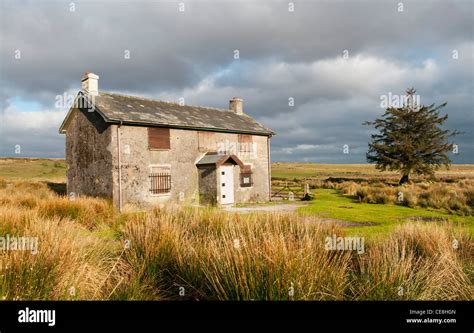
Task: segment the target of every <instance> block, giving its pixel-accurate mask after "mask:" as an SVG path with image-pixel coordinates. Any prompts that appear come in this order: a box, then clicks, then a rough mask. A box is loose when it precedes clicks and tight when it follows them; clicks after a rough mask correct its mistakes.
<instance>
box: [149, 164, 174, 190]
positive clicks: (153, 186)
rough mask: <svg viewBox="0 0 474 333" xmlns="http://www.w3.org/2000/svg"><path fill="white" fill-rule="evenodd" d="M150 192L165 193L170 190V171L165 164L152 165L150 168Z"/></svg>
mask: <svg viewBox="0 0 474 333" xmlns="http://www.w3.org/2000/svg"><path fill="white" fill-rule="evenodd" d="M150 171H151V172H150V176H149V178H150V193H151V194H166V193H170V192H171V172H170V168H169V167H167V166H152V167H151V170H150Z"/></svg>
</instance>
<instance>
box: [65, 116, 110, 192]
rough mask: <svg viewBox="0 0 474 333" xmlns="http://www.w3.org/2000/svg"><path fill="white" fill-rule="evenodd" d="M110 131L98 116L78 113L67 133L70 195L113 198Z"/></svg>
mask: <svg viewBox="0 0 474 333" xmlns="http://www.w3.org/2000/svg"><path fill="white" fill-rule="evenodd" d="M110 141H111V131H110V126H108V125H107V124H106V123H105V122H104V121H103V120H102V118H101V117H100V116H99V115H98V114H97V113H96V112H88V111H87V110H80V109H76V110H75V111H74V115H73V119H72V120H71V123H70V125H69V127H68V129H67V133H66V162H67V192H68V194H71V193H74V195H90V196H102V197H112V186H113V184H112V163H111V162H112V160H111V156H112V154H111V151H110Z"/></svg>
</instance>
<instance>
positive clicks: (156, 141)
mask: <svg viewBox="0 0 474 333" xmlns="http://www.w3.org/2000/svg"><path fill="white" fill-rule="evenodd" d="M148 148H149V149H170V129H169V128H162V127H149V128H148Z"/></svg>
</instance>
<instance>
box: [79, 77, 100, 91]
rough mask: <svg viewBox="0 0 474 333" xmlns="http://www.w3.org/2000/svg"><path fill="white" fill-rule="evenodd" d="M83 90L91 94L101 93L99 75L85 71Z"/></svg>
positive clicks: (82, 80)
mask: <svg viewBox="0 0 474 333" xmlns="http://www.w3.org/2000/svg"><path fill="white" fill-rule="evenodd" d="M81 82H82V90H83V91H84V92H85V93H87V94H88V95H91V96H97V95H98V94H99V75H96V74H94V73H91V72H85V73H84V75H83V76H82V79H81Z"/></svg>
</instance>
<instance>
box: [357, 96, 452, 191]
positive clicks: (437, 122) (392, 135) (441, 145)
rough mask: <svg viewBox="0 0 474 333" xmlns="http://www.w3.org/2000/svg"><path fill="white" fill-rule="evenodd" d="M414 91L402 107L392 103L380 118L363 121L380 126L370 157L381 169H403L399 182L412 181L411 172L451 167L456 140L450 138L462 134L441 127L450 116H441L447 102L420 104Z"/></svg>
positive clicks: (429, 172) (370, 161)
mask: <svg viewBox="0 0 474 333" xmlns="http://www.w3.org/2000/svg"><path fill="white" fill-rule="evenodd" d="M415 93H416V90H415V89H413V88H410V89H408V90H407V91H406V98H405V100H404V103H402V105H401V107H398V108H394V107H390V106H389V107H388V108H387V109H386V110H385V113H384V114H383V115H382V117H381V118H378V119H376V120H375V121H373V122H365V123H364V124H366V125H373V126H375V129H377V130H378V133H376V134H372V135H371V142H370V143H369V151H368V152H367V161H368V162H369V163H376V168H377V169H378V170H381V171H385V170H390V171H400V173H401V174H402V178H401V179H400V184H404V183H407V182H409V180H410V175H411V174H412V173H413V174H419V175H420V174H422V175H430V176H433V175H434V172H435V171H436V170H437V169H438V168H439V167H440V166H442V165H445V166H447V167H449V165H450V164H451V160H450V159H449V157H448V152H450V151H452V150H453V144H452V143H449V142H448V138H449V137H452V136H455V135H458V134H460V132H458V131H450V130H445V129H441V128H440V126H441V125H442V124H443V123H444V122H445V121H446V120H447V119H448V115H444V116H440V109H441V108H443V107H445V106H446V104H447V103H443V104H441V105H439V106H435V105H434V104H431V105H429V106H420V105H418V103H416V101H415Z"/></svg>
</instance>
